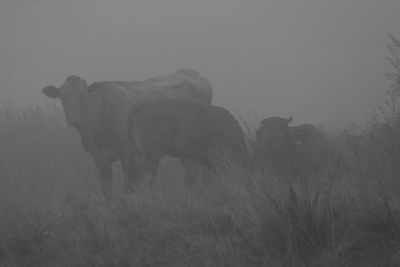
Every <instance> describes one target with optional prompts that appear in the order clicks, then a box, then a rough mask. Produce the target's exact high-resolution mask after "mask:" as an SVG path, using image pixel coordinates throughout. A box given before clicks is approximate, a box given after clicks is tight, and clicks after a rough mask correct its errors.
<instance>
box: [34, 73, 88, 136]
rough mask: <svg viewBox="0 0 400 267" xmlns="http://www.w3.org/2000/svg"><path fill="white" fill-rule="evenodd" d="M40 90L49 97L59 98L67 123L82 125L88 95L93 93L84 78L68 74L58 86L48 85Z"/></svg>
mask: <svg viewBox="0 0 400 267" xmlns="http://www.w3.org/2000/svg"><path fill="white" fill-rule="evenodd" d="M42 92H43V94H45V95H46V96H47V97H49V98H53V99H55V98H59V99H60V101H61V104H62V106H63V109H64V113H65V118H66V120H67V123H68V125H70V126H73V127H75V128H79V127H81V126H82V123H83V119H84V115H85V110H86V107H87V104H88V97H90V95H91V94H93V92H90V91H89V90H88V85H87V83H86V81H85V80H83V79H81V78H80V77H78V76H69V77H68V78H67V79H66V80H65V82H64V84H63V85H61V87H60V88H57V87H55V86H52V85H50V86H47V87H45V88H43V90H42Z"/></svg>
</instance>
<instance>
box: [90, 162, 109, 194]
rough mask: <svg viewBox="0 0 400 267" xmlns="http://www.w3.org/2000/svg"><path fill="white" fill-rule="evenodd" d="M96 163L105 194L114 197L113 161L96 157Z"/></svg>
mask: <svg viewBox="0 0 400 267" xmlns="http://www.w3.org/2000/svg"><path fill="white" fill-rule="evenodd" d="M94 161H95V164H96V167H97V170H98V172H99V175H100V185H101V190H102V192H103V195H104V196H105V198H107V199H109V200H110V199H111V198H112V169H111V162H104V161H101V160H99V159H95V160H94Z"/></svg>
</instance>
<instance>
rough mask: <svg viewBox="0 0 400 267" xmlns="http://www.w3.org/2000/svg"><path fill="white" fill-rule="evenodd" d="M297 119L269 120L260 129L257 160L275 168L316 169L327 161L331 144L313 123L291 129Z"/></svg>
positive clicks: (258, 130)
mask: <svg viewBox="0 0 400 267" xmlns="http://www.w3.org/2000/svg"><path fill="white" fill-rule="evenodd" d="M292 120H293V117H289V118H281V117H269V118H266V119H263V120H262V121H261V125H260V127H259V128H258V129H257V130H256V149H255V151H256V158H257V160H258V161H261V162H262V164H265V165H266V166H268V167H269V168H271V169H275V170H276V169H279V170H283V169H287V168H293V167H294V168H295V169H296V170H299V169H301V170H312V169H316V168H317V167H319V166H320V165H321V164H322V163H324V162H326V160H327V159H328V158H329V155H330V145H329V141H328V139H327V138H326V136H325V135H324V133H323V132H322V131H321V130H320V129H318V128H317V127H316V126H314V125H312V124H302V125H298V126H292V127H290V126H289V124H290V122H291V121H292Z"/></svg>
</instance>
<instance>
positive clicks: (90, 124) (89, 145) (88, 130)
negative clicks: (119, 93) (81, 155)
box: [77, 91, 105, 153]
mask: <svg viewBox="0 0 400 267" xmlns="http://www.w3.org/2000/svg"><path fill="white" fill-rule="evenodd" d="M99 94H101V104H100V108H99V110H100V112H99V114H97V115H99V116H100V119H99V120H94V119H93V118H90V117H89V118H86V119H87V121H86V123H84V126H83V127H82V128H80V129H77V130H78V132H79V135H80V137H81V141H82V145H83V147H84V149H85V150H86V151H87V152H90V153H97V152H98V151H99V150H100V149H101V148H102V144H101V142H99V140H100V139H101V137H100V136H101V135H102V133H103V132H104V130H105V129H104V127H105V115H104V113H105V112H104V107H105V100H104V94H103V91H101V92H100V93H99ZM95 97H97V96H95ZM92 101H94V103H93V102H92V103H90V102H89V104H88V106H89V107H88V108H90V105H96V100H92ZM89 111H90V110H89ZM86 112H88V111H86ZM85 115H86V116H90V114H87V113H86V114H85Z"/></svg>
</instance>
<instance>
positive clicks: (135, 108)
mask: <svg viewBox="0 0 400 267" xmlns="http://www.w3.org/2000/svg"><path fill="white" fill-rule="evenodd" d="M145 102H146V101H145ZM145 102H142V103H136V104H133V105H132V107H131V108H130V109H129V112H128V116H127V119H126V125H127V127H126V130H127V135H128V139H129V142H130V144H129V145H130V147H136V146H135V140H134V139H133V135H132V125H133V120H134V119H135V116H136V115H137V114H138V112H139V111H140V110H141V109H142V107H143V105H144V103H145Z"/></svg>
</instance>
